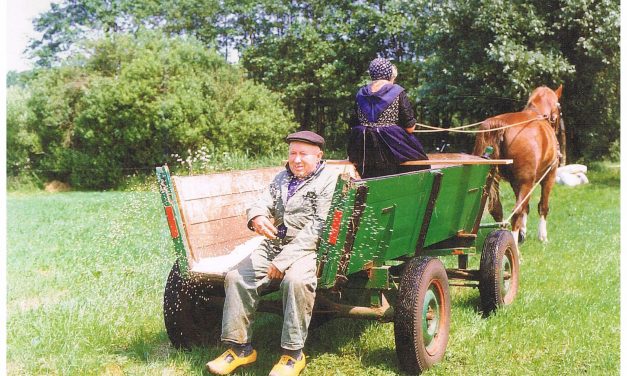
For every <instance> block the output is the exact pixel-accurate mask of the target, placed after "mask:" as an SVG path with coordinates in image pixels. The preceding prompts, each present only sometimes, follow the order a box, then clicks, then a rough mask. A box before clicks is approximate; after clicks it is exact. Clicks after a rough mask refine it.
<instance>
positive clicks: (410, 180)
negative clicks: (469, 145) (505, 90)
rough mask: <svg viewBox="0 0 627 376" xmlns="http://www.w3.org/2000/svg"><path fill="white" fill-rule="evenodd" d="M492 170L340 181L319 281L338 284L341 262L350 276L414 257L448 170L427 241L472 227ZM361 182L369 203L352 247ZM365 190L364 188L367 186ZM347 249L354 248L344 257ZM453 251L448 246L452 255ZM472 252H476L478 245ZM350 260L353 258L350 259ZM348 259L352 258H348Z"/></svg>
mask: <svg viewBox="0 0 627 376" xmlns="http://www.w3.org/2000/svg"><path fill="white" fill-rule="evenodd" d="M489 171H490V166H489V165H466V166H452V167H447V168H442V169H439V170H430V171H422V172H419V173H412V174H404V175H395V176H388V177H380V178H374V179H365V180H357V181H350V182H349V181H342V180H340V181H338V185H337V186H336V190H335V194H334V197H333V201H332V204H331V210H330V211H329V216H328V217H327V221H326V226H325V229H324V231H323V234H322V238H321V243H320V248H319V251H318V256H319V260H320V262H321V265H322V270H321V271H320V278H319V281H318V283H319V286H320V287H321V288H329V287H332V286H333V285H335V280H336V278H337V273H338V266H339V265H340V264H341V263H342V264H345V265H343V268H344V269H345V270H346V272H345V274H346V276H349V275H351V274H353V273H356V272H358V271H361V270H364V269H366V268H370V267H373V266H374V267H378V266H381V265H384V263H385V262H386V261H389V260H394V259H398V258H400V257H402V256H412V255H414V254H415V252H416V244H417V242H418V238H419V235H420V230H421V227H422V223H423V220H424V217H425V213H426V211H427V206H428V205H429V197H430V195H431V190H432V189H433V184H434V181H435V177H436V175H438V174H442V175H443V176H442V181H441V185H440V190H439V194H438V195H437V198H436V201H435V207H434V209H433V215H432V217H431V221H430V224H429V228H428V231H427V234H426V238H425V246H428V245H431V244H435V243H437V242H440V241H443V240H447V239H450V238H452V237H455V236H456V235H457V233H458V232H459V231H463V232H467V233H470V232H472V229H473V226H474V224H475V221H476V218H477V215H479V214H480V213H479V207H480V203H481V196H482V194H483V189H484V186H485V183H486V177H487V175H488V172H489ZM359 187H367V189H368V192H367V195H366V200H365V202H366V204H365V208H364V211H363V214H362V215H361V217H360V218H359V227H358V230H357V232H356V234H355V237H354V243H353V246H352V250H351V247H350V241H349V244H348V245H346V241H347V240H350V236H348V238H349V239H347V235H350V234H349V230H348V229H349V227H350V224H351V223H354V222H355V220H356V218H355V215H354V208H355V201H356V196H357V190H358V189H359ZM362 189H363V188H362ZM336 211H338V212H341V213H342V217H341V221H340V226H339V231H337V234H336V235H337V238H336V242H335V243H333V242H330V241H329V237H331V235H332V229H331V227H332V226H331V224H332V222H333V218H334V216H335V212H336ZM345 248H347V249H349V250H351V252H350V253H349V254H348V256H345V258H344V259H342V255H343V254H344V252H345ZM451 252H452V250H450V251H449V250H442V252H441V253H442V254H450V253H451ZM468 252H470V253H473V252H474V247H473V248H472V249H469V250H468ZM347 260H348V261H347ZM346 261H347V262H346Z"/></svg>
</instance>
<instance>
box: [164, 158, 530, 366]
mask: <svg viewBox="0 0 627 376" xmlns="http://www.w3.org/2000/svg"><path fill="white" fill-rule="evenodd" d="M327 162H328V168H331V169H334V170H336V171H337V173H338V175H339V178H338V182H337V185H336V188H335V193H334V195H333V199H332V202H331V208H330V210H329V214H328V217H327V220H326V223H325V227H324V230H323V232H322V235H321V240H320V246H319V248H318V288H317V290H316V291H317V295H316V303H315V306H314V313H313V317H312V324H311V326H310V327H312V328H313V327H316V326H319V325H321V324H322V323H324V322H326V321H328V320H330V319H333V318H339V317H346V318H359V319H370V320H378V321H381V322H391V321H393V322H394V331H395V341H396V351H397V355H398V358H399V362H400V365H401V368H403V369H404V370H405V371H408V372H411V373H420V372H421V371H423V370H425V369H427V368H429V367H431V366H432V365H433V364H435V363H437V362H439V361H440V360H441V359H442V357H443V356H444V352H445V349H446V346H447V343H448V331H449V325H450V306H451V303H450V294H449V286H450V285H454V286H466V287H478V288H479V292H480V295H481V303H482V304H481V305H482V311H483V314H484V315H485V316H487V315H489V314H490V313H491V312H493V311H494V310H496V309H497V308H498V307H500V306H502V305H507V304H510V303H511V302H512V301H513V300H514V298H515V296H516V293H517V290H518V280H519V261H518V250H517V245H516V243H515V242H514V239H513V237H512V236H511V232H510V231H508V226H509V224H508V223H506V222H496V223H494V222H488V223H482V216H483V213H484V208H485V205H486V200H487V196H488V192H489V190H490V187H491V185H492V182H493V179H494V176H495V173H496V166H497V165H499V164H509V163H511V160H491V159H485V158H480V157H476V156H470V155H466V154H435V155H430V160H429V161H424V162H423V161H412V162H409V164H421V163H429V164H431V168H430V169H428V170H423V171H420V172H413V173H405V174H398V175H391V176H386V177H379V178H370V179H359V178H358V176H357V174H356V172H355V170H354V167H353V166H352V164H350V163H348V162H347V161H327ZM280 169H281V168H269V169H257V170H248V171H235V172H229V173H222V174H214V175H199V176H172V175H171V174H170V172H169V169H168V167H167V166H163V167H157V169H156V170H157V171H156V172H157V180H158V183H159V190H160V193H161V198H162V202H163V205H164V209H165V214H166V218H167V223H168V226H169V229H170V235H171V237H172V240H173V243H174V249H175V252H176V255H177V260H176V262H175V263H174V266H173V268H172V270H171V272H170V275H169V276H168V280H167V282H166V288H165V293H164V320H165V326H166V329H167V332H168V335H169V337H170V340H171V341H172V343H173V344H174V345H175V346H176V347H182V348H190V347H192V346H196V345H203V344H207V343H211V342H214V341H216V340H218V339H219V329H220V325H219V324H220V322H221V319H222V316H221V312H222V305H223V301H224V289H223V280H224V275H225V274H226V272H227V271H228V270H229V269H231V268H233V267H235V266H236V265H237V263H238V262H239V261H238V260H240V261H241V260H242V259H243V258H245V257H246V252H249V251H250V250H252V249H253V248H254V247H255V244H258V242H259V241H261V238H259V237H254V235H253V234H252V232H250V231H248V230H247V229H246V224H245V217H244V214H245V213H244V209H245V206H246V204H247V203H249V202H250V200H251V199H252V198H253V197H254V196H255V195H256V194H257V192H259V191H260V190H261V189H263V188H264V187H265V185H267V184H268V183H269V182H270V179H272V177H273V176H274V175H275V174H276V173H277V172H278V171H280ZM236 226H239V227H236ZM478 250H479V251H478ZM477 253H480V254H481V260H480V268H479V269H469V268H468V258H469V256H472V255H476V254H477ZM442 256H456V257H457V267H456V268H445V266H444V264H443V263H442V262H441V261H440V259H439V257H442ZM221 265H224V267H221ZM449 280H454V281H455V282H453V283H450V282H449ZM258 311H260V312H270V313H276V314H282V307H281V302H280V301H276V300H262V301H261V303H260V304H259V307H258Z"/></svg>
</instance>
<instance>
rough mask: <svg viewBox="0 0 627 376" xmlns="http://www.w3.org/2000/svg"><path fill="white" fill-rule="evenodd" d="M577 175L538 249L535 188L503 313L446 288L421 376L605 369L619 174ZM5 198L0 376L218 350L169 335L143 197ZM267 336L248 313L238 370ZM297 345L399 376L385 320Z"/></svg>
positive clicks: (154, 209)
mask: <svg viewBox="0 0 627 376" xmlns="http://www.w3.org/2000/svg"><path fill="white" fill-rule="evenodd" d="M589 178H590V181H591V183H590V184H589V185H585V186H578V187H574V188H569V187H563V186H556V187H555V189H554V191H553V194H552V199H551V212H550V215H549V222H548V231H549V243H547V244H542V243H540V242H538V241H537V240H536V239H535V228H536V226H537V214H536V212H535V203H536V202H537V199H538V193H537V192H536V193H534V198H533V206H532V210H531V212H532V214H531V217H530V221H529V234H530V237H529V239H528V240H527V242H525V243H524V244H523V245H522V247H521V249H522V253H523V264H522V268H521V269H522V270H521V272H522V274H521V286H520V291H519V295H518V297H517V300H516V301H515V303H514V304H513V305H512V306H510V307H508V308H506V309H503V310H501V311H499V312H498V313H497V314H495V315H494V316H492V317H490V318H488V319H484V318H482V317H481V315H480V313H479V312H478V305H479V295H478V291H476V290H472V289H462V288H452V294H453V309H452V320H451V336H450V340H449V346H448V349H447V353H446V356H445V359H444V360H443V361H442V362H441V363H440V364H438V365H437V366H436V367H435V368H433V369H431V370H429V371H428V372H426V373H425V374H426V375H573V374H591V375H607V374H618V371H619V342H620V341H619V338H620V335H619V331H620V322H619V257H620V246H619V236H620V235H619V217H620V216H619V184H620V182H619V171H618V169H611V168H598V169H597V170H595V171H591V172H590V173H589ZM503 190H504V192H503V194H504V196H505V205H506V208H512V206H513V205H512V197H511V193H510V192H509V191H510V190H509V187H508V186H507V185H503ZM7 204H8V207H7V209H8V210H7V213H8V215H7V218H8V228H7V235H8V239H7V243H8V254H7V273H8V276H7V281H8V295H7V298H8V299H7V309H8V314H7V317H8V323H7V329H8V332H7V342H8V343H7V368H8V373H9V374H10V375H40V374H52V375H56V374H58V375H92V374H93V375H97V374H108V375H122V374H124V375H153V374H161V375H200V374H203V372H204V371H203V369H204V363H205V362H206V361H207V360H208V359H210V358H212V357H214V356H217V355H218V354H219V353H220V352H221V351H222V349H221V348H219V347H210V348H197V349H195V350H193V351H190V352H186V351H177V350H175V349H173V348H172V347H171V345H170V343H169V341H168V338H167V335H166V333H165V329H164V327H163V316H162V312H161V310H162V306H161V305H162V295H163V287H164V283H165V279H166V277H167V273H168V271H169V269H170V267H171V265H172V262H173V259H174V257H173V251H172V247H171V243H170V239H169V233H168V229H167V225H166V223H165V219H164V216H163V209H162V208H161V203H160V199H159V196H158V194H157V193H156V192H155V191H128V192H92V193H85V192H71V193H57V194H43V193H37V194H33V193H28V194H14V193H11V194H9V195H8V199H7ZM476 259H477V258H475V260H472V261H473V262H476V261H477V260H476ZM280 330H281V319H280V318H279V317H277V316H273V315H270V314H260V315H259V316H258V320H257V321H256V323H255V333H256V339H255V346H256V348H257V349H258V350H259V352H260V357H259V361H258V362H257V364H256V365H254V366H253V367H251V368H247V369H246V370H243V371H240V372H239V374H244V375H266V374H267V373H268V371H269V369H270V368H271V366H272V364H273V363H274V362H275V361H276V360H277V359H278V356H279V340H280ZM305 351H306V353H307V355H308V356H309V359H308V366H307V368H306V370H305V372H304V374H305V375H396V374H399V369H398V362H397V360H396V354H395V350H394V334H393V324H391V323H387V324H380V323H375V322H367V321H359V320H346V319H338V320H335V321H332V322H329V323H327V324H325V325H323V326H322V327H320V328H319V329H317V330H315V331H312V332H311V334H310V337H309V339H308V343H307V346H306V349H305Z"/></svg>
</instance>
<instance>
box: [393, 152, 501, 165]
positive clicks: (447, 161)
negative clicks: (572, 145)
mask: <svg viewBox="0 0 627 376" xmlns="http://www.w3.org/2000/svg"><path fill="white" fill-rule="evenodd" d="M427 156H428V157H429V159H428V160H421V161H407V162H403V163H401V165H402V166H425V165H432V166H452V165H483V164H489V165H505V164H512V163H513V160H511V159H486V158H481V157H479V156H476V155H471V154H465V153H438V154H427Z"/></svg>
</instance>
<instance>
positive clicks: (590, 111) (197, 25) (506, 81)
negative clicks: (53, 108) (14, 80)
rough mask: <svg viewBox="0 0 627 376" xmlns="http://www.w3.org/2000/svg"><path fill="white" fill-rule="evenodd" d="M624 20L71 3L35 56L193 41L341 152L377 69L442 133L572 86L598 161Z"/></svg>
mask: <svg viewBox="0 0 627 376" xmlns="http://www.w3.org/2000/svg"><path fill="white" fill-rule="evenodd" d="M619 14H620V8H619V2H618V1H617V0H560V1H557V2H555V1H554V2H546V1H540V0H531V1H518V0H516V1H505V0H495V1H489V0H464V1H453V2H450V1H449V2H432V1H427V0H419V1H407V0H389V1H382V0H364V1H358V2H348V1H341V0H331V1H321V0H310V1H298V2H296V1H291V0H260V1H252V0H238V1H236V0H211V1H205V2H196V1H193V0H182V1H165V2H154V1H152V0H136V1H129V0H107V1H105V2H96V1H94V0H64V1H63V2H62V3H60V4H58V5H53V6H52V8H51V10H50V11H49V12H46V13H45V14H43V15H42V16H41V17H40V18H38V19H37V21H36V22H37V28H38V30H39V31H41V32H43V33H44V37H43V39H42V40H39V41H35V42H34V43H33V45H32V46H33V51H34V52H35V53H36V54H37V55H38V56H40V58H41V63H42V64H51V62H54V61H57V60H58V59H59V58H60V57H62V56H63V54H62V52H63V51H67V50H68V49H69V48H70V46H75V42H76V41H77V40H79V39H81V38H86V37H89V36H91V35H94V34H97V35H108V34H110V33H113V32H115V31H125V32H131V33H136V32H138V30H141V28H142V27H148V28H160V29H162V30H164V32H165V33H166V34H167V35H169V36H173V35H183V36H194V37H196V38H197V39H198V40H200V41H201V43H203V44H204V45H205V46H207V47H212V48H216V49H217V50H218V51H220V52H221V54H223V56H224V57H226V56H228V55H229V54H230V53H231V52H233V51H234V50H236V51H238V52H239V53H240V54H241V56H242V63H243V66H244V67H245V68H246V70H247V71H248V74H249V77H251V78H253V79H254V80H255V81H256V82H258V83H263V84H264V85H265V86H267V87H269V88H270V89H271V90H273V91H275V92H277V93H279V94H280V95H281V97H282V100H283V102H284V103H285V104H286V105H287V106H288V108H289V109H290V110H291V111H292V112H293V113H294V115H295V117H296V119H297V121H298V122H299V124H300V126H301V127H302V128H307V129H314V130H318V131H320V132H323V133H324V134H325V136H327V138H329V139H330V141H331V143H332V144H334V145H335V146H336V147H340V148H341V147H342V145H343V143H344V140H345V131H346V129H347V124H346V123H347V119H348V116H349V114H350V112H351V111H352V107H353V103H352V102H353V95H354V91H355V90H356V88H357V87H358V85H359V84H361V83H363V82H365V81H366V79H367V78H366V75H365V71H366V69H367V66H368V62H369V61H370V60H371V59H372V58H374V57H376V56H382V57H387V58H390V59H393V60H394V61H395V63H397V65H398V66H399V71H400V72H399V79H400V81H399V83H401V85H403V86H404V87H405V88H406V89H407V90H408V92H409V94H410V98H414V100H415V101H416V107H417V113H418V114H419V117H420V118H419V120H420V121H421V122H424V123H429V124H434V125H444V126H449V125H460V124H466V123H470V122H476V121H480V120H482V119H483V118H485V117H487V116H491V115H494V114H498V113H502V112H507V111H516V110H519V109H520V108H522V107H523V106H524V104H525V101H526V99H527V97H528V95H529V93H530V92H531V90H532V89H533V88H535V87H536V86H539V85H548V86H551V87H553V88H555V87H557V85H559V84H561V83H563V84H564V97H563V100H562V107H563V110H564V118H565V120H566V122H567V130H568V134H569V146H570V147H569V151H570V153H571V154H572V155H571V156H574V157H581V156H583V157H586V158H596V157H598V156H600V155H605V154H606V153H607V152H608V150H609V149H612V150H616V149H617V148H618V147H617V143H618V135H619V107H618V98H619V78H620V76H619V61H620V51H619V46H618V41H619V37H620V26H619V21H618V20H619ZM55 59H56V60H55ZM440 136H441V135H437V138H439V137H440ZM423 137H424V138H428V137H427V136H423ZM434 137H436V136H434ZM456 139H457V141H459V142H460V143H461V144H465V145H466V147H465V148H464V150H468V149H469V147H468V146H467V145H468V144H469V143H472V138H470V137H457V138H456Z"/></svg>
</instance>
